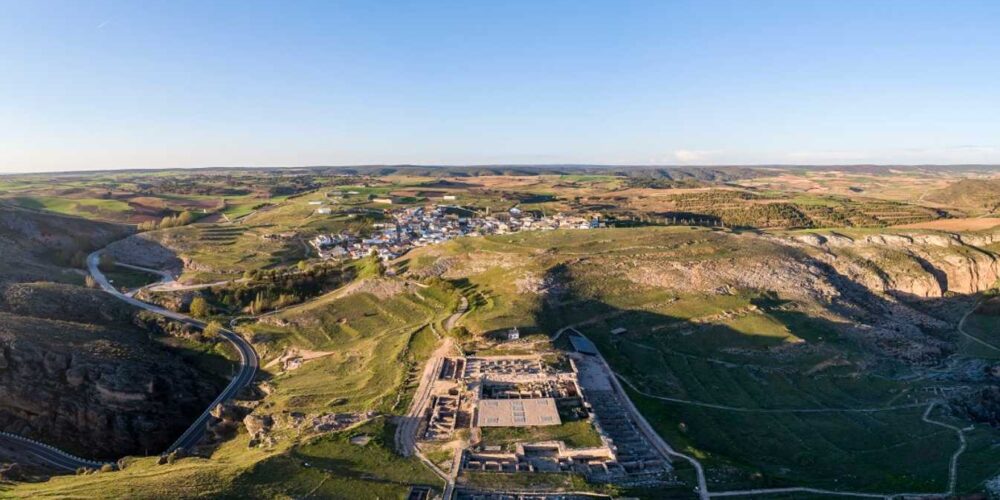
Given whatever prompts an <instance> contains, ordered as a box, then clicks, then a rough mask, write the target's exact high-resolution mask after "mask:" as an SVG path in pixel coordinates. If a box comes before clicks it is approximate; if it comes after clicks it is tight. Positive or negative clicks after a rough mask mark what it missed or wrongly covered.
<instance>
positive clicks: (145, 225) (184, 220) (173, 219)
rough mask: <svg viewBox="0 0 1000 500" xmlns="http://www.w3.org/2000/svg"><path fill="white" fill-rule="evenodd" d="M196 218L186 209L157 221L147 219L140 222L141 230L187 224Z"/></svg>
mask: <svg viewBox="0 0 1000 500" xmlns="http://www.w3.org/2000/svg"><path fill="white" fill-rule="evenodd" d="M195 220H196V217H195V215H194V214H193V213H191V212H188V211H184V212H181V213H179V214H177V215H168V216H166V217H164V218H162V219H160V220H159V222H157V221H152V220H150V221H146V222H141V223H139V230H140V231H152V230H154V229H166V228H168V227H180V226H186V225H188V224H190V223H192V222H194V221H195Z"/></svg>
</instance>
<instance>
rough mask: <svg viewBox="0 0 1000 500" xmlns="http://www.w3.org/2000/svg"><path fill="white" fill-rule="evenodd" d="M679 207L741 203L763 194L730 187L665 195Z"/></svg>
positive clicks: (758, 197) (689, 207)
mask: <svg viewBox="0 0 1000 500" xmlns="http://www.w3.org/2000/svg"><path fill="white" fill-rule="evenodd" d="M667 199H668V200H670V201H672V202H674V205H675V206H676V207H677V208H679V209H682V210H683V209H692V208H702V207H715V206H719V205H724V204H727V203H743V202H745V201H749V200H760V199H764V197H763V196H761V195H758V194H754V193H750V192H747V191H736V190H730V189H713V190H710V191H702V192H698V193H683V194H675V195H673V196H669V197H667Z"/></svg>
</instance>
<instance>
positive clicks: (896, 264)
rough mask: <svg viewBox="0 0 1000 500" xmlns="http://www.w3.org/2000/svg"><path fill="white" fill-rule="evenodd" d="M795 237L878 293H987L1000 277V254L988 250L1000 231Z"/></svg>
mask: <svg viewBox="0 0 1000 500" xmlns="http://www.w3.org/2000/svg"><path fill="white" fill-rule="evenodd" d="M795 241H796V242H797V243H801V244H805V245H808V246H810V247H813V248H816V249H820V250H822V251H823V252H822V253H821V254H819V258H820V259H822V260H824V261H826V262H828V263H829V264H830V265H831V266H833V267H834V269H836V270H837V271H838V272H840V273H841V274H843V275H845V276H847V277H849V278H851V279H852V280H854V281H856V282H858V283H862V284H864V285H865V286H866V287H867V288H869V289H870V290H872V291H874V292H880V293H889V292H891V293H897V294H905V295H910V296H915V297H923V298H927V297H941V296H943V295H944V294H945V293H946V292H954V293H960V294H970V293H978V292H982V291H985V290H988V289H990V288H993V287H995V286H997V283H998V280H1000V255H998V254H997V253H995V252H994V251H992V250H990V249H989V245H993V244H995V243H996V242H997V241H1000V234H978V235H972V236H965V235H962V236H959V235H953V234H946V233H940V234H876V235H869V236H866V237H864V238H858V239H852V238H849V237H847V236H843V235H838V234H829V235H820V234H810V235H804V236H799V237H796V238H795Z"/></svg>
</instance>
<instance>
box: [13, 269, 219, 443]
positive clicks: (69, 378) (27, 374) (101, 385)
mask: <svg viewBox="0 0 1000 500" xmlns="http://www.w3.org/2000/svg"><path fill="white" fill-rule="evenodd" d="M23 286H28V285H23ZM68 288H69V290H66V289H61V288H55V289H45V290H42V291H39V290H31V291H27V290H23V289H22V290H20V292H19V294H18V296H30V297H32V300H34V301H38V302H39V304H38V308H37V309H32V308H31V307H30V306H29V303H28V302H19V301H16V300H15V301H14V302H13V303H14V306H13V307H12V309H8V311H11V310H14V311H17V312H18V313H19V314H12V313H11V312H0V430H4V431H8V432H13V433H16V434H20V435H22V436H26V437H31V438H34V439H37V440H40V441H43V442H45V443H48V444H51V445H53V446H57V447H59V448H62V449H64V450H67V451H69V452H71V453H75V454H77V455H80V456H84V457H88V458H98V459H116V458H119V457H121V456H123V455H127V454H140V455H141V454H147V453H156V452H160V451H162V450H163V449H164V448H166V447H167V446H169V444H170V443H171V442H173V440H174V439H176V438H177V436H178V435H180V433H182V432H183V431H184V430H185V429H186V428H187V426H188V425H189V424H190V422H191V421H192V420H193V418H194V417H195V416H197V415H198V414H199V413H200V412H201V411H202V410H204V407H205V405H207V404H208V403H209V402H210V401H211V400H212V398H214V397H215V395H216V394H217V392H218V390H219V389H220V387H218V386H219V385H220V383H221V381H216V379H214V378H212V377H210V376H206V374H205V373H202V372H199V371H198V370H196V369H195V368H194V367H192V366H190V365H188V364H186V363H185V362H184V361H182V358H180V357H179V356H176V354H175V353H174V352H172V350H170V349H168V348H167V347H165V346H164V345H163V344H160V343H159V342H157V341H156V340H155V339H153V338H151V335H152V332H150V331H146V330H143V329H141V328H139V327H137V326H135V325H134V324H132V323H130V322H129V321H127V320H126V321H121V319H122V318H119V317H118V314H120V310H119V309H118V307H116V306H115V305H114V304H110V303H104V302H109V301H114V299H113V298H110V297H107V296H105V294H101V293H100V292H96V291H92V290H86V289H83V288H80V287H68ZM73 304H76V305H77V306H78V307H73ZM91 306H93V307H91ZM51 308H61V309H58V311H56V312H58V313H59V314H58V315H56V316H55V317H64V318H66V319H71V320H73V321H59V320H53V319H44V318H41V317H37V316H40V315H48V314H53V313H54V311H52V310H50V309H51ZM84 309H88V310H90V311H91V313H90V316H88V315H87V314H85V313H84Z"/></svg>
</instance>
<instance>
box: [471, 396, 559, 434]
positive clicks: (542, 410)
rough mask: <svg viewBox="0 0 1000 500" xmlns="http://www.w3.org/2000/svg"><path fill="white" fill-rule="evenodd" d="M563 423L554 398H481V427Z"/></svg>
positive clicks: (478, 423)
mask: <svg viewBox="0 0 1000 500" xmlns="http://www.w3.org/2000/svg"><path fill="white" fill-rule="evenodd" d="M561 423H562V421H561V420H559V410H557V409H556V400H555V399H553V398H538V399H481V400H479V418H478V421H477V425H478V426H479V427H534V426H541V425H559V424H561Z"/></svg>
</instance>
